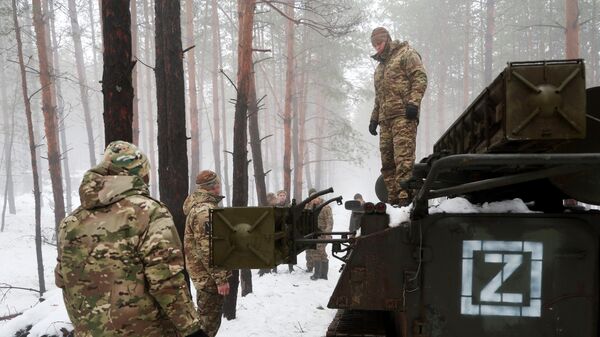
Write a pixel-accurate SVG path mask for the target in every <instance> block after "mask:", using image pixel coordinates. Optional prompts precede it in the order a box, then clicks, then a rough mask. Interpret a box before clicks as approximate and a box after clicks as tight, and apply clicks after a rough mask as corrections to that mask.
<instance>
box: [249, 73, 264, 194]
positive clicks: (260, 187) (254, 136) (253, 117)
mask: <svg viewBox="0 0 600 337" xmlns="http://www.w3.org/2000/svg"><path fill="white" fill-rule="evenodd" d="M257 103H258V102H257V99H256V78H255V74H254V69H252V71H251V74H250V92H249V96H248V115H249V116H250V120H249V124H248V130H249V133H250V148H251V149H252V164H253V166H254V185H255V186H256V196H257V198H258V205H259V206H267V186H266V183H265V176H266V175H265V169H264V165H263V158H262V141H261V139H260V131H259V125H258V113H259V108H258V104H257Z"/></svg>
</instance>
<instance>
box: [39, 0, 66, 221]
mask: <svg viewBox="0 0 600 337" xmlns="http://www.w3.org/2000/svg"><path fill="white" fill-rule="evenodd" d="M33 24H34V28H35V35H36V44H37V48H38V60H39V64H40V69H39V71H40V85H41V87H42V105H43V107H42V110H43V113H44V129H45V133H46V143H47V146H48V167H49V172H50V181H51V183H52V194H53V200H54V224H55V229H58V224H59V223H60V221H61V220H62V219H63V218H64V217H65V201H64V196H63V186H62V172H61V163H60V144H59V141H58V132H57V129H58V127H57V124H58V118H57V116H56V107H55V106H54V104H53V102H54V101H55V99H54V98H53V97H54V94H55V93H54V85H53V83H52V76H51V74H50V64H49V63H48V48H47V43H46V27H45V26H44V21H43V16H42V6H41V3H40V0H33Z"/></svg>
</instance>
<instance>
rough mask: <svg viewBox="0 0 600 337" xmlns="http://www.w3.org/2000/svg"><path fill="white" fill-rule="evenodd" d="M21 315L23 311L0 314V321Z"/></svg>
mask: <svg viewBox="0 0 600 337" xmlns="http://www.w3.org/2000/svg"><path fill="white" fill-rule="evenodd" d="M21 315H23V313H22V312H17V313H16V314H11V315H7V316H2V317H0V322H1V321H8V320H11V319H13V318H15V317H18V316H21Z"/></svg>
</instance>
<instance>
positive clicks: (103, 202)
mask: <svg viewBox="0 0 600 337" xmlns="http://www.w3.org/2000/svg"><path fill="white" fill-rule="evenodd" d="M149 171H150V167H149V165H148V159H147V158H146V156H145V155H144V154H143V153H141V152H140V151H139V150H138V149H137V147H136V146H135V145H133V144H130V143H127V142H123V141H115V142H112V143H110V144H109V145H108V147H107V148H106V151H105V153H104V158H103V160H102V162H101V163H100V164H99V165H98V166H96V167H94V168H92V169H91V170H89V171H88V172H86V173H85V175H84V177H83V181H82V183H81V186H80V187H79V195H80V199H81V206H80V207H79V208H77V209H76V210H75V211H74V212H73V213H72V214H70V215H69V216H67V217H66V218H65V219H64V220H63V221H62V222H61V224H60V226H59V233H58V264H57V266H56V269H55V279H56V285H57V286H58V287H59V288H62V290H63V297H64V300H65V304H66V307H67V312H68V314H69V317H70V319H71V322H72V323H73V326H74V329H75V335H76V336H78V337H92V336H103V337H117V336H144V337H159V336H169V337H179V336H206V335H205V334H204V332H203V331H202V330H200V322H199V318H198V314H197V313H196V310H195V308H194V305H193V303H192V299H191V296H190V294H189V291H188V287H187V284H186V282H185V277H184V274H183V271H184V261H183V253H182V245H181V241H180V240H179V236H178V235H177V231H176V229H175V225H174V223H173V219H172V217H171V214H170V213H169V211H168V210H167V208H166V207H165V206H164V205H163V204H162V203H160V202H158V201H156V200H154V199H152V198H150V196H149V193H148V185H147V181H148V174H149Z"/></svg>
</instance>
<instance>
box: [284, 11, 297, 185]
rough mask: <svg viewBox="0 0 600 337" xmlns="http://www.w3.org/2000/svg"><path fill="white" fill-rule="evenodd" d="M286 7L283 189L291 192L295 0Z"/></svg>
mask: <svg viewBox="0 0 600 337" xmlns="http://www.w3.org/2000/svg"><path fill="white" fill-rule="evenodd" d="M288 3H289V5H288V6H286V7H285V14H286V16H287V17H288V18H290V19H288V20H286V25H285V44H286V55H285V59H286V71H285V103H284V108H283V109H284V110H283V142H284V145H283V189H284V190H285V191H286V193H287V195H288V196H289V195H291V194H290V190H291V184H292V176H291V174H292V157H291V155H292V153H291V152H292V99H293V96H292V95H293V93H294V83H295V79H294V34H295V29H294V21H293V20H294V19H293V18H294V0H288Z"/></svg>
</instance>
